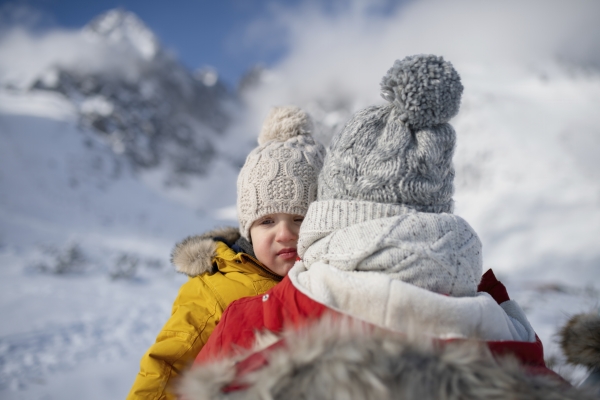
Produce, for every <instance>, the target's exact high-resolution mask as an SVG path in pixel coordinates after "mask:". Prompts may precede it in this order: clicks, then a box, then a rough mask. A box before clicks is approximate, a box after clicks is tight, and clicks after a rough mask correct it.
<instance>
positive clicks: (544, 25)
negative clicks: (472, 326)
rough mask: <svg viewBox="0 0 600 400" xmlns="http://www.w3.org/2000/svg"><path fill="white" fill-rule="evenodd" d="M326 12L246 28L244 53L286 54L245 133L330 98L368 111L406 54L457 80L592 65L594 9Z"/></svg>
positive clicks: (599, 28)
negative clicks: (447, 69)
mask: <svg viewBox="0 0 600 400" xmlns="http://www.w3.org/2000/svg"><path fill="white" fill-rule="evenodd" d="M383 3H385V2H383ZM335 4H338V7H334V9H333V10H332V9H331V8H330V9H328V10H326V9H324V7H323V6H322V5H320V4H319V3H317V2H308V3H304V4H303V5H301V6H299V7H295V8H282V7H274V8H273V9H272V10H271V14H270V15H268V16H267V17H265V19H264V20H260V21H256V22H255V23H254V24H252V25H251V27H250V28H249V33H248V35H247V39H248V41H247V42H246V43H244V44H243V45H244V46H251V47H253V48H254V49H258V50H257V51H259V52H260V51H261V49H264V48H265V47H269V48H270V47H273V46H283V47H285V48H286V55H285V56H284V57H283V58H282V59H281V61H280V62H279V63H277V64H276V65H275V66H273V67H272V70H271V72H272V77H271V79H270V81H269V84H268V85H267V86H265V87H264V88H263V89H262V90H261V91H259V92H257V93H254V94H253V97H252V99H251V103H252V104H254V105H255V107H256V110H255V114H256V115H258V116H257V117H256V118H254V121H253V122H252V124H253V125H254V126H258V125H259V124H260V120H261V118H262V117H263V116H264V115H265V114H266V110H267V109H268V108H269V107H270V106H272V105H275V104H283V103H296V104H300V105H305V104H306V103H307V102H310V101H312V100H314V99H315V98H317V99H332V98H336V99H348V101H354V102H355V103H354V104H352V105H351V107H352V108H353V109H356V108H358V107H362V106H363V105H365V104H369V103H373V102H375V101H378V97H379V93H378V90H377V88H378V84H379V80H380V79H381V76H383V74H384V73H385V71H387V69H388V68H389V67H391V65H392V64H393V61H394V60H395V59H398V58H403V57H404V56H407V55H411V54H417V53H434V54H438V55H443V56H444V57H445V58H446V59H447V60H450V61H451V62H453V63H454V64H455V66H456V67H457V69H459V71H460V72H461V74H462V75H463V76H465V75H468V74H469V71H479V72H481V71H494V72H497V70H502V69H504V70H506V69H510V68H521V69H522V68H544V65H545V64H548V63H554V62H556V61H557V60H560V61H562V62H565V61H566V62H570V63H574V64H578V65H590V64H592V65H596V66H598V65H600V41H598V40H597V38H598V37H600V25H599V24H597V21H596V19H597V16H598V15H600V2H597V1H595V0H573V1H560V0H530V1H519V0H505V1H502V2H496V1H479V0H476V1H469V0H457V1H447V0H424V1H412V2H407V3H406V4H404V5H401V6H397V7H390V8H391V9H390V10H388V13H387V14H384V13H381V12H373V7H372V2H367V1H360V0H356V1H348V2H338V3H335Z"/></svg>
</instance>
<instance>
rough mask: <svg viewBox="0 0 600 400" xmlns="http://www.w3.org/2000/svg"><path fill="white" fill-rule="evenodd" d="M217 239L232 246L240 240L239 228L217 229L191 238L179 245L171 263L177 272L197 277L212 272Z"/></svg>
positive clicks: (174, 250) (175, 249)
mask: <svg viewBox="0 0 600 400" xmlns="http://www.w3.org/2000/svg"><path fill="white" fill-rule="evenodd" d="M215 238H222V239H223V240H225V241H226V242H227V243H228V244H229V245H232V244H233V243H235V242H236V241H237V240H238V239H239V238H240V231H239V229H238V228H233V227H225V228H217V229H214V230H212V231H210V232H207V233H204V234H202V235H195V236H190V237H188V238H186V239H184V240H183V241H181V242H180V243H178V244H177V245H176V246H175V248H174V249H173V252H172V253H171V263H172V264H173V265H174V266H175V270H177V272H181V273H183V274H186V275H188V276H197V275H200V274H203V273H205V272H208V271H212V269H213V265H212V259H213V257H214V256H215V255H216V254H215V251H216V249H217V244H216V243H215V240H214V239H215Z"/></svg>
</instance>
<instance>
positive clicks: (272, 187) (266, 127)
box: [237, 106, 325, 240]
mask: <svg viewBox="0 0 600 400" xmlns="http://www.w3.org/2000/svg"><path fill="white" fill-rule="evenodd" d="M311 131H312V122H311V120H310V117H309V116H308V114H307V113H306V112H304V111H302V110H301V109H300V108H298V107H294V106H286V107H274V108H273V109H271V112H270V113H269V115H268V116H267V118H266V119H265V121H264V123H263V127H262V130H261V132H260V135H259V137H258V144H259V146H258V147H257V148H255V149H254V150H253V151H252V152H251V153H250V154H249V155H248V157H247V158H246V163H245V164H244V166H243V167H242V170H241V171H240V174H239V176H238V182H237V211H238V219H239V222H240V233H241V234H242V236H243V237H244V238H245V239H247V240H250V227H251V226H252V223H253V222H254V221H256V220H257V219H259V218H261V217H263V216H265V215H268V214H274V213H287V214H298V215H305V214H306V211H307V210H308V206H309V204H310V203H311V202H312V201H314V200H315V199H316V196H317V176H318V174H319V171H320V170H321V167H322V166H323V158H324V156H325V147H323V145H322V144H320V143H318V142H316V141H315V140H314V139H313V138H312V136H311Z"/></svg>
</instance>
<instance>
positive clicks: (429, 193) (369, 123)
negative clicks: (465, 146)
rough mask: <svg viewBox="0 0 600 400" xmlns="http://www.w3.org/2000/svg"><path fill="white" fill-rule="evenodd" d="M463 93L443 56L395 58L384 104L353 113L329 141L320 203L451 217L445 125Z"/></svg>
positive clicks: (451, 142)
mask: <svg viewBox="0 0 600 400" xmlns="http://www.w3.org/2000/svg"><path fill="white" fill-rule="evenodd" d="M462 91H463V86H462V84H461V82H460V77H459V75H458V73H457V72H456V70H454V68H453V67H452V64H450V63H449V62H447V61H444V59H443V58H442V57H438V56H434V55H416V56H410V57H406V58H405V59H403V60H401V61H400V60H397V61H396V62H395V63H394V65H393V67H392V68H390V70H389V71H388V72H387V74H386V75H385V76H384V77H383V79H382V81H381V95H382V97H383V98H384V99H386V100H387V101H389V104H386V105H382V106H374V107H369V108H366V109H364V110H361V111H359V112H357V113H356V114H354V116H353V117H352V118H351V119H350V121H349V122H348V123H347V124H346V126H345V127H344V128H343V129H342V131H341V132H339V133H338V134H337V135H336V136H335V137H334V138H333V139H332V141H331V144H330V148H329V151H328V154H327V156H326V158H325V161H324V165H323V170H322V172H321V174H320V175H319V193H318V198H319V200H320V201H324V200H363V201H370V202H375V203H387V204H401V205H404V206H407V207H410V208H412V209H415V210H417V211H422V212H435V213H440V212H449V213H451V212H452V210H453V204H454V203H453V200H452V195H453V192H454V185H453V181H454V168H453V167H452V155H453V152H454V146H455V142H456V135H455V133H454V129H453V128H452V126H450V124H448V123H447V122H448V121H449V120H450V118H452V117H453V116H455V115H456V113H457V112H458V109H459V107H460V98H461V94H462Z"/></svg>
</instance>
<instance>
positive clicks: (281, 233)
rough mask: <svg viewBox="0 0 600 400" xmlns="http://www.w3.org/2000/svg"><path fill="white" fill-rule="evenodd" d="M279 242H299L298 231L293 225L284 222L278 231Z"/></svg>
mask: <svg viewBox="0 0 600 400" xmlns="http://www.w3.org/2000/svg"><path fill="white" fill-rule="evenodd" d="M277 240H278V241H280V242H289V241H291V240H298V229H297V228H296V227H295V226H294V225H293V224H292V223H289V222H286V221H282V222H281V224H280V226H279V229H278V230H277Z"/></svg>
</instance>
